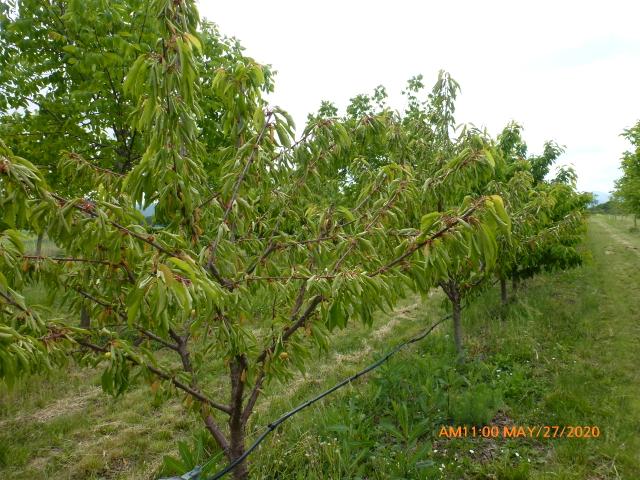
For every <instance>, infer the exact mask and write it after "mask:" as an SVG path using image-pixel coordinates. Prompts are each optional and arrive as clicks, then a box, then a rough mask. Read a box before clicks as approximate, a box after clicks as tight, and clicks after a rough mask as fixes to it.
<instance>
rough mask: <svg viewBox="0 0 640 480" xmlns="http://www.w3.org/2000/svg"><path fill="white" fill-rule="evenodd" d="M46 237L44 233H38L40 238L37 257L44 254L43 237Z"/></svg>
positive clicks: (37, 243) (37, 245)
mask: <svg viewBox="0 0 640 480" xmlns="http://www.w3.org/2000/svg"><path fill="white" fill-rule="evenodd" d="M43 238H44V233H39V234H38V239H37V240H36V257H39V256H41V255H42V239H43Z"/></svg>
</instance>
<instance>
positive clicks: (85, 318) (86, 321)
mask: <svg viewBox="0 0 640 480" xmlns="http://www.w3.org/2000/svg"><path fill="white" fill-rule="evenodd" d="M80 327H81V328H89V327H91V317H89V312H88V311H87V309H86V307H82V308H81V309H80Z"/></svg>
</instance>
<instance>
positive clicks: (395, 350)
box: [203, 313, 453, 480]
mask: <svg viewBox="0 0 640 480" xmlns="http://www.w3.org/2000/svg"><path fill="white" fill-rule="evenodd" d="M452 316H453V315H452V314H451V313H450V314H448V315H445V316H444V317H442V318H441V319H440V320H438V321H437V322H436V323H434V324H433V325H431V326H430V327H429V328H428V329H426V330H424V331H423V332H422V333H420V334H418V335H416V336H414V337H411V338H410V339H409V340H406V341H404V342H402V343H400V344H399V345H397V346H396V347H394V348H393V349H392V350H390V351H389V352H387V354H386V355H385V356H383V357H382V358H380V359H379V360H377V361H376V362H374V363H372V364H371V365H369V366H368V367H366V368H364V369H363V370H360V371H359V372H358V373H355V374H353V375H351V376H350V377H348V378H345V379H344V380H342V381H341V382H340V383H337V384H335V385H334V386H333V387H331V388H330V389H329V390H325V391H324V392H322V393H321V394H319V395H317V396H315V397H313V398H312V399H310V400H307V401H306V402H304V403H301V404H300V405H298V406H297V407H295V408H294V409H293V410H291V411H289V412H287V413H285V414H284V415H282V416H281V417H280V418H278V419H277V420H275V421H273V422H271V423H270V424H269V425H267V428H266V430H265V431H264V432H262V434H260V436H259V437H258V438H257V439H256V440H255V441H254V442H253V443H252V444H251V446H250V447H249V448H247V450H245V452H244V453H243V454H242V455H240V456H239V457H238V458H236V459H235V460H234V461H233V462H231V463H230V464H229V465H227V466H226V467H225V468H223V469H222V470H220V471H219V472H218V473H216V474H215V475H213V476H212V477H208V478H206V479H203V480H218V479H220V478H222V477H224V476H225V475H226V474H227V473H229V472H230V471H231V470H233V469H234V468H236V467H237V466H238V465H240V464H241V463H242V462H243V461H244V460H245V459H246V458H247V457H248V456H249V455H251V453H252V452H253V451H254V450H255V449H256V448H258V446H259V445H260V444H261V443H262V441H263V440H264V439H265V438H266V437H267V435H269V434H270V433H271V432H273V431H274V430H275V429H276V428H278V426H279V425H280V424H282V423H284V422H285V421H287V420H288V419H289V418H291V417H293V416H294V415H295V414H296V413H298V412H300V411H301V410H304V409H305V408H307V407H310V406H311V405H313V404H314V403H316V402H317V401H319V400H322V399H323V398H324V397H326V396H327V395H330V394H331V393H333V392H335V391H336V390H338V389H340V388H342V387H344V386H345V385H348V384H350V383H351V382H353V381H354V380H357V379H358V378H360V377H361V376H363V375H365V374H367V373H369V372H370V371H371V370H375V369H376V368H378V367H379V366H380V365H382V364H383V363H385V362H386V361H387V360H389V359H390V358H391V357H392V356H394V355H395V354H396V353H398V352H399V351H400V350H402V349H404V348H405V347H407V346H409V345H411V344H413V343H416V342H419V341H420V340H422V339H424V338H425V337H426V336H427V335H429V334H430V333H431V332H432V331H433V330H434V329H435V328H436V327H437V326H438V325H440V324H441V323H443V322H445V321H446V320H448V319H450V318H451V317H452Z"/></svg>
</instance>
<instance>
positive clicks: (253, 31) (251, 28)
mask: <svg viewBox="0 0 640 480" xmlns="http://www.w3.org/2000/svg"><path fill="white" fill-rule="evenodd" d="M200 9H201V13H202V15H203V16H205V17H206V18H208V19H209V20H212V21H214V22H215V23H217V24H218V25H219V26H220V29H221V31H222V32H223V33H224V34H227V35H233V36H236V37H238V38H239V39H240V41H241V42H242V44H243V45H244V46H245V47H246V48H247V54H248V55H250V56H253V57H254V58H255V59H256V60H257V61H259V62H262V63H269V64H271V65H273V67H274V68H275V69H276V70H277V71H278V75H277V77H276V92H275V93H274V94H273V95H272V97H271V100H272V102H273V103H276V104H278V105H280V106H282V107H283V108H285V109H287V110H289V111H290V112H291V113H292V114H293V116H294V118H295V119H296V121H297V123H298V124H299V125H300V124H302V123H304V120H305V119H306V115H307V114H308V113H309V112H312V111H315V110H316V109H317V108H318V106H319V105H320V101H321V100H332V101H334V102H335V103H336V104H338V105H339V106H341V107H344V106H346V104H347V102H348V100H349V98H351V97H353V96H354V95H356V94H358V93H368V92H371V91H372V90H373V88H374V87H375V86H377V85H380V84H382V85H385V86H386V87H387V91H388V92H389V94H390V100H391V104H392V105H393V106H394V107H400V106H401V105H400V103H399V93H400V90H401V89H402V88H403V86H404V84H405V82H406V80H407V79H408V78H409V77H411V76H413V75H415V74H417V73H423V74H424V75H425V80H426V83H427V84H428V85H430V84H431V83H432V82H433V81H435V78H436V75H437V72H438V70H439V69H441V68H443V69H445V70H447V71H449V72H451V74H452V76H453V77H454V78H455V79H456V80H458V81H459V82H460V84H461V86H462V94H461V96H460V98H459V102H458V111H457V119H458V121H460V122H472V123H474V124H476V125H477V126H486V127H487V128H488V129H489V131H490V132H491V133H493V134H496V133H497V132H498V131H499V130H500V129H501V128H502V127H503V126H504V125H505V124H506V123H507V122H508V121H509V120H512V119H513V120H516V121H518V122H519V123H521V124H522V125H523V126H524V128H525V130H524V133H525V138H526V140H527V143H528V144H529V148H530V150H531V151H534V152H535V151H540V150H541V148H542V143H543V142H544V141H545V140H547V139H555V140H557V141H558V143H560V144H563V145H566V146H567V151H566V154H565V155H564V156H563V157H562V162H563V163H573V164H574V165H575V167H576V168H577V170H578V175H579V187H580V188H581V189H584V190H599V191H608V190H610V189H611V188H612V186H613V180H614V179H615V178H616V177H617V176H618V174H619V173H618V169H617V167H618V163H619V158H620V155H621V153H622V151H623V150H624V149H625V148H626V145H625V143H624V140H623V139H621V138H620V137H619V134H620V133H621V132H622V130H623V129H624V128H627V127H629V126H631V125H632V124H633V123H635V122H636V121H637V120H638V119H640V88H638V85H640V29H638V28H637V19H638V18H640V3H638V2H635V1H618V0H613V1H612V0H609V1H607V2H601V1H598V2H590V1H588V0H584V1H566V0H565V1H559V0H554V1H550V0H542V1H527V2H524V1H520V2H514V1H499V0H488V1H485V2H478V1H448V2H428V1H408V0H396V1H394V2H389V1H378V0H374V1H364V0H342V1H337V0H326V1H324V2H300V1H284V0H272V1H270V2H265V1H256V0H244V1H241V2H240V1H239V2H213V1H206V0H201V1H200Z"/></svg>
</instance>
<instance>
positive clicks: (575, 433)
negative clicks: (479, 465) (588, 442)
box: [438, 425, 600, 438]
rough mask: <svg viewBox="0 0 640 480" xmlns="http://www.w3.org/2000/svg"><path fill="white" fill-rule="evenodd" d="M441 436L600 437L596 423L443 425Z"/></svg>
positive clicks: (439, 433)
mask: <svg viewBox="0 0 640 480" xmlns="http://www.w3.org/2000/svg"><path fill="white" fill-rule="evenodd" d="M438 436H439V437H440V438H467V437H472V438H473V437H481V438H598V437H599V436H600V428H599V427H598V426H596V425H483V426H475V425H472V426H467V425H460V426H451V425H442V426H441V427H440V430H439V432H438Z"/></svg>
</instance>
